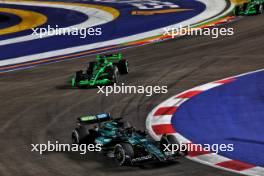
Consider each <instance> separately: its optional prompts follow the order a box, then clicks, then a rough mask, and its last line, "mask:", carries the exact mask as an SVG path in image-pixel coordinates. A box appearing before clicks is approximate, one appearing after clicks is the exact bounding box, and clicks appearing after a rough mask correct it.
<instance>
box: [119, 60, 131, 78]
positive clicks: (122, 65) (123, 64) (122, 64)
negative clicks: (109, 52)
mask: <svg viewBox="0 0 264 176" xmlns="http://www.w3.org/2000/svg"><path fill="white" fill-rule="evenodd" d="M118 70H119V72H120V74H122V75H123V74H128V71H129V70H128V61H127V60H126V59H122V60H120V61H119V62H118Z"/></svg>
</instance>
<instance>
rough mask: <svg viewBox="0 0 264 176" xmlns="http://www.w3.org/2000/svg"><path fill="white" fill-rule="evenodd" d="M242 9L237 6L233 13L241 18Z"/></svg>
mask: <svg viewBox="0 0 264 176" xmlns="http://www.w3.org/2000/svg"><path fill="white" fill-rule="evenodd" d="M240 8H241V7H239V6H236V7H235V9H234V11H233V14H234V16H239V15H240Z"/></svg>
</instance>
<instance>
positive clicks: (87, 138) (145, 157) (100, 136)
mask: <svg viewBox="0 0 264 176" xmlns="http://www.w3.org/2000/svg"><path fill="white" fill-rule="evenodd" d="M72 142H73V143H74V144H79V145H89V144H94V145H101V151H99V153H102V154H105V155H106V156H108V157H110V158H113V159H114V160H115V161H116V163H117V165H119V166H122V165H134V164H136V163H142V162H146V161H159V162H169V161H175V160H176V159H180V158H182V157H184V156H186V155H187V154H188V153H187V149H183V150H180V149H179V148H178V149H177V150H175V151H174V152H171V151H166V150H164V145H172V144H175V145H178V146H179V142H178V140H177V139H176V137H175V136H173V135H171V134H164V135H163V136H162V137H161V140H160V141H157V142H156V141H155V142H154V141H153V140H151V138H150V137H148V135H147V134H146V132H144V131H139V130H136V129H135V128H133V127H131V126H130V125H128V124H127V122H125V121H123V120H122V119H121V118H118V119H113V118H112V117H111V116H110V114H108V113H101V114H97V115H90V116H83V117H80V118H78V123H77V127H76V128H75V129H74V130H73V132H72Z"/></svg>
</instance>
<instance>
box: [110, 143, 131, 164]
mask: <svg viewBox="0 0 264 176" xmlns="http://www.w3.org/2000/svg"><path fill="white" fill-rule="evenodd" d="M133 157H134V149H133V147H132V145H131V144H129V143H121V144H117V145H116V146H115V148H114V158H115V161H116V163H117V164H118V165H119V166H124V165H132V158H133Z"/></svg>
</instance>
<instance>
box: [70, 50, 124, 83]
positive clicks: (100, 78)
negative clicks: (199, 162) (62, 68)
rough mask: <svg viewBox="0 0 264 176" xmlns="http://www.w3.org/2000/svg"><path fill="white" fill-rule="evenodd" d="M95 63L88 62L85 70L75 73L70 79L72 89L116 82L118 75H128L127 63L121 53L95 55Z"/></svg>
mask: <svg viewBox="0 0 264 176" xmlns="http://www.w3.org/2000/svg"><path fill="white" fill-rule="evenodd" d="M96 59H97V62H89V67H88V69H87V70H85V71H83V70H80V71H77V72H76V74H75V76H74V77H73V78H72V86H73V87H78V88H80V87H93V86H98V85H109V84H114V83H117V82H118V76H119V74H127V73H128V61H127V60H126V59H123V57H122V54H121V53H117V54H109V55H97V56H96Z"/></svg>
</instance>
